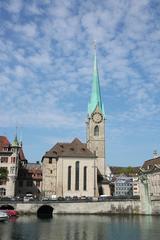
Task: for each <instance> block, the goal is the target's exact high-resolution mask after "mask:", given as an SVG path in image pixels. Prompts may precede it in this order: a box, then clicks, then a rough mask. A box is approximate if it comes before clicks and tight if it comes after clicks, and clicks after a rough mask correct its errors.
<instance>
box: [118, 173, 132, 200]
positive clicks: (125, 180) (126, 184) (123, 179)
mask: <svg viewBox="0 0 160 240" xmlns="http://www.w3.org/2000/svg"><path fill="white" fill-rule="evenodd" d="M114 196H125V197H127V196H133V178H132V177H127V176H125V175H121V176H118V177H116V179H115V181H114Z"/></svg>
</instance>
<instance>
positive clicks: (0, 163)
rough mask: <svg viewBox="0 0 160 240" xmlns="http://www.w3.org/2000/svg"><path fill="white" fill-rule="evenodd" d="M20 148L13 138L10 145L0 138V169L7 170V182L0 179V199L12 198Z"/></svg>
mask: <svg viewBox="0 0 160 240" xmlns="http://www.w3.org/2000/svg"><path fill="white" fill-rule="evenodd" d="M21 151H22V148H21V146H20V144H19V143H18V141H17V137H15V139H14V141H13V143H12V144H10V142H9V141H8V139H7V138H6V137H5V136H0V168H5V169H7V172H8V177H7V180H4V179H2V178H0V197H4V196H7V197H14V196H15V183H16V179H17V175H18V166H19V160H20V155H21V154H20V152H21Z"/></svg>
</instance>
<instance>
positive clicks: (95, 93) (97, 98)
mask: <svg viewBox="0 0 160 240" xmlns="http://www.w3.org/2000/svg"><path fill="white" fill-rule="evenodd" d="M96 107H98V108H99V110H100V111H101V113H102V114H103V115H104V116H105V112H104V106H103V103H102V99H101V91H100V83H99V74H98V67H97V59H96V52H95V56H94V70H93V80H92V93H91V98H90V102H89V104H88V114H89V116H90V115H91V114H92V113H93V112H94V111H95V109H96Z"/></svg>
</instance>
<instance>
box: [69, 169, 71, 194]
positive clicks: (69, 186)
mask: <svg viewBox="0 0 160 240" xmlns="http://www.w3.org/2000/svg"><path fill="white" fill-rule="evenodd" d="M68 190H71V166H69V167H68Z"/></svg>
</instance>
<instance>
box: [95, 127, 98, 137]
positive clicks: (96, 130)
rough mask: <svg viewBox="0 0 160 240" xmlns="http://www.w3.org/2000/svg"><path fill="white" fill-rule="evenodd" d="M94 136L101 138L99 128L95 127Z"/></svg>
mask: <svg viewBox="0 0 160 240" xmlns="http://www.w3.org/2000/svg"><path fill="white" fill-rule="evenodd" d="M94 136H99V127H98V126H95V128H94Z"/></svg>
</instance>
